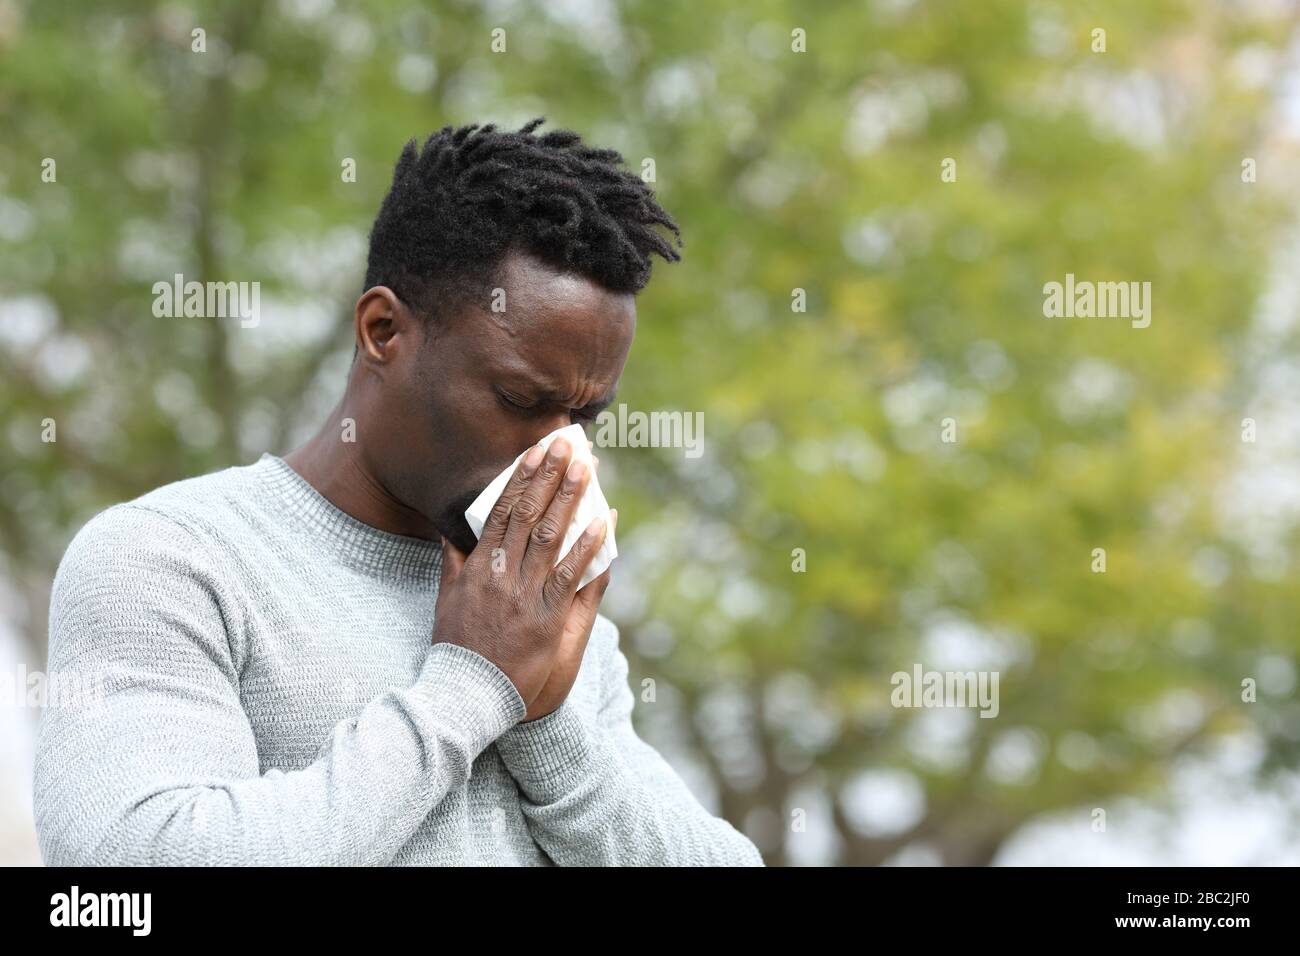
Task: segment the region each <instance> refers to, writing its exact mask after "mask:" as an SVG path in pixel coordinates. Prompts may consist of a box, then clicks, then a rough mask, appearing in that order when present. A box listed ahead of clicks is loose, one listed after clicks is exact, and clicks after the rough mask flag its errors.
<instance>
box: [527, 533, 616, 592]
mask: <svg viewBox="0 0 1300 956" xmlns="http://www.w3.org/2000/svg"><path fill="white" fill-rule="evenodd" d="M606 527H608V525H607V524H606V521H605V516H604V515H597V516H596V517H594V518H592V519H591V523H590V524H588V525H587V527H586V529H585V530H584V531H583V532H582V534H580V535H579V536H578V540H577V541H575V542H574V543H573V548H572V550H570V551H569V553H568V554H566V555H565V556H564V560H563V561H561V562H560V563H559V564H557V565H556V566H555V568H554V569H553V570H552V571H551V573H550V574H549V575H548V576H547V578H546V585H545V586H544V587H543V588H542V595H543V597H544V598H545V599H546V600H547V601H548V602H549V603H550V605H551V606H552V607H568V606H569V604H570V603H571V602H572V600H573V594H574V592H575V591H576V590H577V588H578V581H579V580H581V579H582V572H584V571H586V570H587V565H588V564H590V563H591V559H592V558H593V557H595V555H596V552H597V551H599V550H600V546H601V544H602V543H603V542H604V540H605V529H606Z"/></svg>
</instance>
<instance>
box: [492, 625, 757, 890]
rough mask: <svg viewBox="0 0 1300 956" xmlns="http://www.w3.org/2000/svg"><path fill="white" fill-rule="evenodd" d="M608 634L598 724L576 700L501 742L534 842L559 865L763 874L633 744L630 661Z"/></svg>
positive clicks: (731, 836) (730, 833) (727, 828)
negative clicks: (734, 869) (739, 869)
mask: <svg viewBox="0 0 1300 956" xmlns="http://www.w3.org/2000/svg"><path fill="white" fill-rule="evenodd" d="M602 620H603V619H602ZM608 627H609V628H610V629H611V630H612V631H613V642H612V651H611V652H610V653H609V656H607V657H606V660H605V662H604V666H603V667H602V669H601V674H602V680H603V687H602V698H603V699H602V704H601V708H600V713H599V716H598V719H597V721H596V723H595V725H594V726H589V725H588V723H587V722H586V721H585V720H584V719H583V718H582V716H581V714H580V713H579V710H578V708H577V706H576V705H574V704H573V702H572V697H571V696H570V697H569V698H566V699H565V701H564V703H563V704H561V705H560V706H559V707H558V708H556V709H555V710H554V711H552V712H551V713H549V714H547V715H546V716H545V717H541V718H539V719H537V720H534V721H529V722H528V723H524V724H519V725H517V726H515V727H512V728H511V729H510V730H508V731H506V732H505V733H504V734H502V735H501V737H500V738H498V739H497V742H496V748H497V751H498V753H500V754H501V757H502V759H503V760H504V761H505V764H506V766H507V768H508V769H509V770H510V773H511V775H512V776H513V777H514V778H515V782H516V783H518V784H519V787H520V790H521V791H522V793H523V796H524V799H523V800H522V801H521V805H522V808H523V812H524V815H525V817H526V818H527V820H528V824H529V830H530V831H531V832H532V834H533V838H534V839H535V840H536V841H537V842H538V844H539V845H540V846H541V847H542V848H543V849H544V850H545V851H546V853H547V855H549V856H550V857H551V859H552V860H554V861H555V862H556V863H558V864H560V865H561V866H762V865H763V858H762V856H761V855H760V854H759V852H758V849H757V848H756V847H755V846H754V844H753V843H751V842H750V841H749V840H748V839H747V838H746V837H745V836H744V835H742V834H741V833H740V832H739V831H738V830H736V829H735V827H733V826H732V825H731V824H730V823H728V822H727V821H726V820H723V819H721V818H720V817H715V816H713V815H711V814H710V813H709V812H708V811H707V810H705V808H704V807H703V806H701V805H700V803H699V801H698V800H696V799H695V796H694V795H693V794H692V793H691V792H690V790H689V788H687V786H686V784H685V783H684V782H683V781H682V779H681V778H680V777H679V776H678V775H677V773H676V772H675V771H674V770H673V768H672V767H671V766H670V765H669V764H668V762H667V761H666V760H664V758H663V757H662V756H660V754H659V752H658V751H656V750H655V749H654V748H653V747H651V746H650V745H649V744H647V743H646V742H645V741H644V740H642V739H641V738H640V737H639V736H638V735H637V732H636V730H635V729H634V727H633V725H632V707H633V703H634V700H635V698H634V697H633V695H632V691H631V689H630V688H629V686H628V664H627V658H626V656H625V655H624V654H623V652H622V651H621V650H620V649H619V647H618V631H617V628H615V626H614V625H613V623H608ZM593 639H594V636H593Z"/></svg>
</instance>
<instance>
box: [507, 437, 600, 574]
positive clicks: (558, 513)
mask: <svg viewBox="0 0 1300 956" xmlns="http://www.w3.org/2000/svg"><path fill="white" fill-rule="evenodd" d="M590 480H591V469H590V468H589V467H587V463H586V462H585V461H577V460H574V461H573V462H571V463H570V464H569V469H568V471H566V472H565V473H564V480H563V481H561V482H560V488H559V490H558V491H556V493H555V497H554V498H552V499H551V504H550V507H548V508H547V509H546V514H544V515H542V517H541V519H540V520H539V521H538V522H537V524H535V525H533V530H532V532H531V533H530V534H529V535H528V547H527V548H526V549H525V551H524V557H523V562H522V563H521V565H520V571H521V572H522V573H523V574H524V575H525V576H526V577H528V578H529V579H530V580H533V581H541V580H542V579H543V578H544V577H545V576H546V575H547V574H548V573H549V572H550V570H551V568H553V567H555V562H556V560H557V559H558V558H559V557H560V546H561V545H563V544H564V536H565V535H566V534H567V533H568V530H569V523H570V522H571V521H572V520H573V512H574V511H575V510H576V509H577V507H578V501H579V500H580V499H581V498H582V495H583V493H584V492H585V491H586V490H587V483H588V482H589V481H590Z"/></svg>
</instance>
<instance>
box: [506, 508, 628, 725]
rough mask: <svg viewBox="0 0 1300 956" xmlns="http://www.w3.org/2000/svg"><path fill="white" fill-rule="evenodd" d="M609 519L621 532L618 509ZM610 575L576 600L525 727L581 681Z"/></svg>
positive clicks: (593, 582)
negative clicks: (581, 673)
mask: <svg viewBox="0 0 1300 956" xmlns="http://www.w3.org/2000/svg"><path fill="white" fill-rule="evenodd" d="M609 518H610V521H611V523H612V524H613V526H614V530H615V531H617V530H618V509H617V508H611V509H610V510H609ZM597 547H599V545H597ZM611 567H612V566H611ZM609 572H610V568H606V569H605V570H604V572H603V573H601V574H600V575H598V576H597V577H594V578H592V579H591V580H590V581H588V582H587V586H586V587H584V588H582V589H581V590H580V591H578V593H577V595H576V596H575V597H574V599H573V606H572V607H570V608H569V616H568V617H566V618H565V620H564V633H562V634H561V635H560V649H559V652H558V653H557V654H556V655H555V663H554V665H552V667H551V676H550V677H548V678H547V679H546V685H545V686H544V687H542V692H541V693H540V694H538V695H537V699H536V700H534V701H533V702H532V704H530V705H529V707H528V713H527V714H526V715H525V716H524V722H525V723H526V722H528V721H530V720H536V719H537V718H539V717H545V716H546V715H547V714H549V713H550V712H551V711H553V710H555V709H556V708H557V707H559V706H560V705H561V704H563V703H564V698H566V697H568V696H569V691H570V689H572V687H573V682H574V680H576V679H577V677H578V668H579V667H581V666H582V655H583V654H584V653H585V652H586V650H587V641H588V640H589V639H590V638H591V629H592V627H593V626H594V625H595V623H596V612H597V611H598V610H599V609H600V602H601V599H602V598H603V597H604V596H605V589H606V588H607V587H609Z"/></svg>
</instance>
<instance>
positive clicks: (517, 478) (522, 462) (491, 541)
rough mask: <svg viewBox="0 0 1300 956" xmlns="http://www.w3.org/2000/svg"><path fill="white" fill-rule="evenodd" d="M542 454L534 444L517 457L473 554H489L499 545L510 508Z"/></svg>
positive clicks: (531, 474)
mask: <svg viewBox="0 0 1300 956" xmlns="http://www.w3.org/2000/svg"><path fill="white" fill-rule="evenodd" d="M543 454H544V452H543V450H542V446H541V445H534V446H533V447H532V448H530V449H528V451H527V453H525V455H524V457H523V458H521V459H519V465H518V467H516V468H515V473H514V474H513V475H511V476H510V480H509V481H508V482H506V487H505V490H504V491H502V492H501V497H500V498H498V499H497V502H496V504H494V505H493V506H492V510H491V511H490V512H489V513H488V519H487V521H485V522H483V534H482V535H481V536H480V537H479V545H480V546H479V547H477V548H475V549H474V553H475V554H477V553H478V552H480V551H482V552H483V553H485V554H490V553H491V552H492V549H493V548H496V547H499V546H500V545H501V542H502V540H504V538H505V536H506V530H507V529H508V528H509V527H510V511H511V508H513V507H514V503H515V501H516V500H518V498H519V495H520V494H522V493H523V490H524V489H525V488H526V487H528V481H529V479H531V478H532V476H533V473H534V472H536V471H537V466H538V464H539V463H540V462H541V460H542V455H543Z"/></svg>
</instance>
